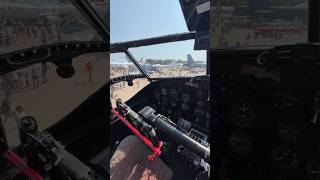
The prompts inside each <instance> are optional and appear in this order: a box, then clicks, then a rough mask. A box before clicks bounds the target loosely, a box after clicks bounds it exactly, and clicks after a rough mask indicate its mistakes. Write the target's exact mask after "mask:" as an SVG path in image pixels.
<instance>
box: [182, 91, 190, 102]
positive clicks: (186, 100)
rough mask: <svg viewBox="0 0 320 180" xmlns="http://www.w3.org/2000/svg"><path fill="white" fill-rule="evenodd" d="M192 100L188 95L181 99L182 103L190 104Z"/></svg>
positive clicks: (183, 95)
mask: <svg viewBox="0 0 320 180" xmlns="http://www.w3.org/2000/svg"><path fill="white" fill-rule="evenodd" d="M189 100H190V96H189V95H188V94H186V93H184V94H182V97H181V101H182V102H189Z"/></svg>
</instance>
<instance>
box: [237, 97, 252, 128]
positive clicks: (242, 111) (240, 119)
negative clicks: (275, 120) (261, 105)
mask: <svg viewBox="0 0 320 180" xmlns="http://www.w3.org/2000/svg"><path fill="white" fill-rule="evenodd" d="M255 117H256V113H255V110H254V108H253V105H251V104H249V103H248V102H246V101H244V100H242V99H241V100H239V101H238V102H237V103H236V104H235V105H234V106H233V107H232V112H231V124H233V125H235V126H238V127H252V126H253V121H254V119H255Z"/></svg>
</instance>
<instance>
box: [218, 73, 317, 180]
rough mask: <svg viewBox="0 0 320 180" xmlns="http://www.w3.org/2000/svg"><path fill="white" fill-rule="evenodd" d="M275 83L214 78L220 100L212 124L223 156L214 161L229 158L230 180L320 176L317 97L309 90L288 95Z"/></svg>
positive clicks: (313, 177) (310, 177)
mask: <svg viewBox="0 0 320 180" xmlns="http://www.w3.org/2000/svg"><path fill="white" fill-rule="evenodd" d="M230 79H233V80H234V81H230ZM271 81H272V79H271V78H268V79H266V78H265V79H259V78H256V77H252V76H238V79H236V78H234V77H233V78H230V77H226V76H224V79H222V78H220V77H219V78H217V80H216V79H215V80H214V82H215V84H216V87H214V94H215V95H218V96H219V97H216V96H215V97H214V99H219V101H218V102H216V105H214V108H213V109H214V110H215V111H214V112H218V113H215V114H214V115H215V117H214V118H213V120H212V121H213V124H214V125H215V124H219V126H214V128H215V130H214V134H213V138H214V140H213V142H214V144H215V145H216V151H215V152H214V153H215V154H216V157H221V158H218V159H217V161H216V162H215V163H217V164H218V163H221V161H228V165H227V166H228V171H229V174H228V175H227V176H228V177H230V178H231V179H238V178H239V179H241V178H245V179H257V177H258V178H259V179H263V178H264V179H293V180H295V179H310V180H313V179H319V178H320V156H319V154H320V138H318V137H320V136H319V135H320V133H319V132H320V131H319V128H320V121H319V120H320V117H319V115H320V114H319V113H320V108H319V107H320V106H319V105H320V104H319V99H320V98H319V95H318V93H316V92H313V93H312V92H310V91H309V90H307V89H306V90H305V91H306V92H305V93H303V94H302V93H301V92H302V91H297V93H290V94H289V93H288V91H287V90H286V89H285V90H282V88H281V86H280V84H278V82H277V81H275V80H274V79H273V82H272V83H271ZM239 82H241V83H239ZM222 89H223V91H222ZM291 92H293V91H291ZM217 122H219V123H217ZM226 159H227V160H226ZM219 168H222V167H219ZM235 169H239V171H237V170H235ZM254 172H259V174H255V173H254Z"/></svg>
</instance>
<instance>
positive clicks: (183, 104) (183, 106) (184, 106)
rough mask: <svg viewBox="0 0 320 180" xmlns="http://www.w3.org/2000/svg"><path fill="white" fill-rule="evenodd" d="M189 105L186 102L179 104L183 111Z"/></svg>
mask: <svg viewBox="0 0 320 180" xmlns="http://www.w3.org/2000/svg"><path fill="white" fill-rule="evenodd" d="M189 108H190V107H189V105H188V104H187V103H182V104H181V109H182V110H183V111H188V110H189Z"/></svg>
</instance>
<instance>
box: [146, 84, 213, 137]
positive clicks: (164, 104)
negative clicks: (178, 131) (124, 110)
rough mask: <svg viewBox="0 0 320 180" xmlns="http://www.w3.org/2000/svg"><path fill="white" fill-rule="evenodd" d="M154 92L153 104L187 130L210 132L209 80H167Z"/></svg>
mask: <svg viewBox="0 0 320 180" xmlns="http://www.w3.org/2000/svg"><path fill="white" fill-rule="evenodd" d="M156 89H157V90H156V91H154V92H153V95H152V104H151V106H152V107H153V108H154V109H156V110H157V111H158V112H159V113H160V114H163V115H164V116H167V117H169V118H170V119H171V120H172V121H173V122H174V123H176V124H177V125H178V126H180V127H181V128H183V129H185V130H188V131H189V130H190V129H191V128H195V129H198V130H200V131H204V132H205V133H208V129H209V126H210V103H209V94H210V91H209V81H206V83H205V82H201V83H191V82H190V81H185V82H174V81H165V82H163V83H160V84H159V86H158V88H156Z"/></svg>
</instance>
